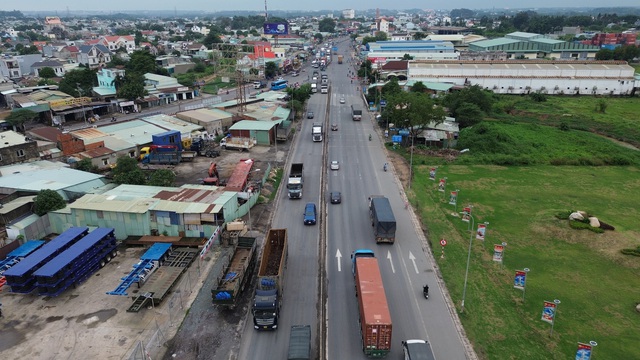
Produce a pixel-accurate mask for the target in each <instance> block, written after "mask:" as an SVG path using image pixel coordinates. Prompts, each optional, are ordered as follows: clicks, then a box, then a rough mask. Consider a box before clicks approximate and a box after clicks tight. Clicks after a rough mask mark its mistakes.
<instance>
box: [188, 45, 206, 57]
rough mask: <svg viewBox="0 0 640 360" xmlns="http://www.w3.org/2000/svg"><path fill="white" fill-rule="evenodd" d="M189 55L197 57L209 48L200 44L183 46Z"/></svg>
mask: <svg viewBox="0 0 640 360" xmlns="http://www.w3.org/2000/svg"><path fill="white" fill-rule="evenodd" d="M183 47H185V51H186V53H187V54H188V55H191V56H193V55H196V54H197V53H198V52H202V51H207V47H206V46H204V45H202V44H200V43H191V44H183Z"/></svg>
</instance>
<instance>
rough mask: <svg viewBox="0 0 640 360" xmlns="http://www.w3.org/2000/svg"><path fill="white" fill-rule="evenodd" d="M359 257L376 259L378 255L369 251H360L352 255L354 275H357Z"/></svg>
mask: <svg viewBox="0 0 640 360" xmlns="http://www.w3.org/2000/svg"><path fill="white" fill-rule="evenodd" d="M359 257H376V254H375V253H374V252H373V250H369V249H358V250H356V251H354V252H353V253H351V271H352V272H353V274H354V275H355V273H356V259H357V258H359Z"/></svg>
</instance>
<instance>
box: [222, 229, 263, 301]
mask: <svg viewBox="0 0 640 360" xmlns="http://www.w3.org/2000/svg"><path fill="white" fill-rule="evenodd" d="M255 250H256V239H255V238H252V237H238V245H237V246H236V251H235V253H234V254H233V258H231V262H230V263H229V266H228V267H227V270H226V271H225V273H224V276H223V277H222V279H220V282H219V284H218V286H217V287H216V288H215V289H211V297H212V299H213V304H214V305H223V306H229V307H235V306H236V304H237V302H238V299H239V298H240V293H241V292H242V290H243V289H244V286H245V284H246V283H247V281H248V280H249V278H250V277H251V269H252V268H253V264H254V263H255V257H254V254H255Z"/></svg>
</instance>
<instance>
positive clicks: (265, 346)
mask: <svg viewBox="0 0 640 360" xmlns="http://www.w3.org/2000/svg"><path fill="white" fill-rule="evenodd" d="M339 53H341V54H344V55H345V63H344V64H338V63H337V56H334V61H333V63H332V64H331V65H330V66H328V67H327V71H326V73H327V74H328V75H329V81H330V86H331V91H330V94H329V95H327V94H320V93H317V94H314V95H312V97H311V99H310V101H309V106H308V110H311V111H313V112H314V113H315V114H316V117H315V119H313V120H308V119H304V120H303V123H302V127H301V130H300V132H299V134H297V135H296V143H295V144H293V146H292V149H291V152H290V155H291V156H290V157H289V160H288V162H287V165H286V168H285V173H284V176H283V183H282V186H283V187H284V186H285V184H286V175H287V172H288V170H289V165H290V164H291V163H292V162H303V163H304V179H305V183H304V195H303V199H302V200H289V199H287V194H286V189H284V188H283V189H282V191H281V193H280V197H279V198H278V204H277V212H276V214H275V215H274V219H273V224H272V228H283V227H284V228H287V229H288V233H289V260H288V267H287V269H286V274H285V290H284V302H283V306H282V308H281V318H280V326H279V329H278V330H277V331H273V332H258V331H255V330H254V329H253V326H252V318H251V316H250V315H249V316H248V321H247V324H246V326H245V329H244V333H243V336H242V345H241V349H240V352H239V356H238V359H256V360H258V359H282V358H286V354H287V349H288V342H289V328H290V326H291V325H297V324H309V325H311V328H312V335H313V338H314V339H315V340H314V341H313V342H312V350H313V354H314V357H318V356H320V355H322V356H323V357H322V358H326V359H365V358H366V357H365V355H364V354H363V352H362V341H361V338H360V330H359V325H358V305H357V301H356V297H355V288H354V286H355V284H354V279H353V275H352V273H351V261H350V254H351V252H352V251H354V250H356V249H361V248H368V249H372V250H374V251H375V253H376V256H377V258H378V262H379V266H380V271H381V273H382V279H383V283H384V286H385V291H386V297H387V302H388V304H389V309H390V313H391V318H392V322H393V336H392V348H391V353H390V354H389V356H388V358H390V359H395V358H400V357H401V354H402V349H401V346H400V343H401V341H402V340H406V339H425V340H429V341H430V342H431V343H432V346H433V350H434V352H435V355H436V358H438V359H454V360H457V359H466V355H465V350H464V346H463V341H462V340H461V338H460V335H459V333H458V331H457V330H456V327H455V323H454V321H453V319H452V317H451V315H450V312H449V307H448V306H447V304H446V302H445V298H444V296H443V293H442V292H441V291H440V289H439V288H438V286H437V284H438V281H437V279H436V273H435V272H434V271H433V264H432V263H431V260H430V259H431V257H428V256H427V254H426V253H425V250H423V243H422V242H421V240H420V239H421V237H420V236H418V231H420V230H419V228H417V227H416V226H415V223H414V222H413V220H412V217H411V213H410V211H409V210H408V209H406V208H405V206H404V200H403V199H404V197H403V196H402V192H401V190H400V188H399V187H398V185H397V182H396V179H395V177H394V174H393V172H391V171H388V172H384V171H383V169H382V167H383V164H384V163H385V162H387V160H386V159H385V152H384V149H383V145H382V143H381V140H380V138H379V137H378V136H376V135H375V134H376V133H375V130H374V128H373V123H372V121H371V118H370V116H369V113H368V112H366V111H364V112H363V119H362V121H359V122H357V121H353V120H352V119H351V108H350V105H351V104H357V105H358V106H360V107H361V108H364V105H365V104H364V101H363V99H362V95H361V94H360V93H358V92H357V91H356V85H355V84H354V83H352V82H351V80H350V78H349V76H348V71H349V69H351V64H349V63H348V62H347V60H346V59H347V58H348V57H349V56H348V55H349V54H350V53H351V49H349V48H348V41H345V42H342V43H340V50H339ZM312 71H313V69H311V68H309V67H307V68H306V72H303V73H302V74H304V75H302V76H301V77H299V79H300V78H302V79H303V80H306V74H309V75H310V73H311V72H312ZM288 80H290V81H300V80H296V78H289V79H288ZM342 97H344V98H345V100H346V103H345V104H340V101H339V100H340V98H342ZM314 122H323V123H324V124H325V140H324V141H323V142H322V143H319V142H313V141H312V139H311V124H312V123H314ZM331 123H337V124H338V131H331V130H330V127H329V125H330V124H331ZM369 134H372V135H373V139H372V141H369ZM325 149H326V157H323V152H324V151H325ZM331 160H338V161H339V162H340V169H339V170H337V171H331V170H329V166H328V164H329V162H330V161H331ZM330 191H340V192H342V196H343V202H342V204H336V205H332V204H330V203H329V200H328V194H329V192H330ZM369 195H384V196H386V197H387V198H389V200H390V202H391V205H392V207H393V211H394V214H395V217H396V221H397V224H398V230H397V234H396V242H395V244H393V245H388V244H382V245H377V244H376V243H375V240H374V238H373V230H372V228H371V223H370V221H369V216H368V208H367V197H368V196H369ZM307 202H315V203H316V204H318V206H319V207H318V208H319V209H320V212H321V218H322V219H323V221H321V222H320V223H319V224H318V225H316V226H305V225H303V223H302V211H303V207H304V204H306V203H307ZM321 230H322V231H321ZM426 251H429V250H426ZM322 252H324V253H322ZM325 259H326V262H325ZM319 263H322V265H323V266H319ZM323 267H324V268H323ZM323 274H325V275H326V278H325V281H326V285H327V287H326V291H327V294H326V295H327V296H328V300H327V302H326V304H325V303H323V301H322V296H323V295H324V294H323V293H322V292H320V288H319V282H320V281H321V278H322V276H321V275H323ZM425 283H428V284H430V288H431V291H430V298H429V300H425V299H424V298H423V296H422V292H421V290H422V286H423V285H424V284H425ZM324 311H326V324H324V325H326V327H327V334H326V337H324V336H320V333H319V330H320V329H321V328H322V325H323V324H321V323H320V319H323V316H322V315H323V312H324Z"/></svg>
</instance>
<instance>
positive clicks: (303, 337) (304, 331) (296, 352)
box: [287, 325, 311, 360]
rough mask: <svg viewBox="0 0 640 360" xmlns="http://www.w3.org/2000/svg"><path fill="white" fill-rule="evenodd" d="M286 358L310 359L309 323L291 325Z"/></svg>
mask: <svg viewBox="0 0 640 360" xmlns="http://www.w3.org/2000/svg"><path fill="white" fill-rule="evenodd" d="M287 360H311V326H310V325H293V326H292V327H291V332H290V333H289V352H288V355H287Z"/></svg>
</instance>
